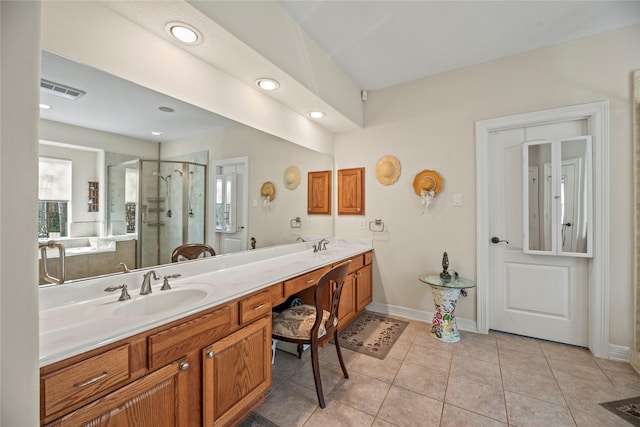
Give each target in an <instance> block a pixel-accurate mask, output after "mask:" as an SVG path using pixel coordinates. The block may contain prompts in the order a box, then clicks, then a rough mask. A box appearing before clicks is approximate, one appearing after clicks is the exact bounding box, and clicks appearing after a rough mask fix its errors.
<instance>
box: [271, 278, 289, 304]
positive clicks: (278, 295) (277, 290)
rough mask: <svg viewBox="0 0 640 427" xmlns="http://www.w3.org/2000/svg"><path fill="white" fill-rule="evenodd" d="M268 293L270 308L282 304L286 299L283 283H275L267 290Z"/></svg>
mask: <svg viewBox="0 0 640 427" xmlns="http://www.w3.org/2000/svg"><path fill="white" fill-rule="evenodd" d="M269 291H270V292H271V306H272V307H275V306H276V305H279V304H282V303H283V302H284V301H285V300H286V299H287V297H286V296H285V294H284V283H276V284H275V285H273V286H271V287H270V288H269Z"/></svg>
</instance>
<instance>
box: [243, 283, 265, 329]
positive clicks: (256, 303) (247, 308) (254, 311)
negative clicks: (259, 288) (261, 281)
mask: <svg viewBox="0 0 640 427" xmlns="http://www.w3.org/2000/svg"><path fill="white" fill-rule="evenodd" d="M238 305H239V306H238V308H239V310H238V311H239V312H240V324H241V325H244V324H245V323H250V322H253V321H254V320H255V319H257V318H259V317H262V316H264V315H265V314H267V313H269V312H271V292H270V291H265V292H260V293H258V294H255V295H251V296H248V297H246V298H244V299H242V300H240V302H239V303H238Z"/></svg>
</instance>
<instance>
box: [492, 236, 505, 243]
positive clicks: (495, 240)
mask: <svg viewBox="0 0 640 427" xmlns="http://www.w3.org/2000/svg"><path fill="white" fill-rule="evenodd" d="M500 242H505V243H506V244H507V245H508V244H509V242H508V241H506V240H502V239H500V238H499V237H495V236H494V237H492V238H491V243H500Z"/></svg>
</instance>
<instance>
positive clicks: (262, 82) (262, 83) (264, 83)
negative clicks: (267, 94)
mask: <svg viewBox="0 0 640 427" xmlns="http://www.w3.org/2000/svg"><path fill="white" fill-rule="evenodd" d="M256 84H257V85H258V87H259V88H260V89H262V90H276V89H278V88H279V87H280V83H278V82H277V81H275V80H273V79H258V80H256Z"/></svg>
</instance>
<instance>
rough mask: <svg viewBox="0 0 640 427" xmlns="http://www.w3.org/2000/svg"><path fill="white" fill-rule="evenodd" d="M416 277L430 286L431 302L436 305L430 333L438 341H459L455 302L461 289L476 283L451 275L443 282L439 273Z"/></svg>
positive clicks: (473, 285) (471, 286)
mask: <svg viewBox="0 0 640 427" xmlns="http://www.w3.org/2000/svg"><path fill="white" fill-rule="evenodd" d="M418 279H419V280H420V281H421V282H423V283H426V284H428V285H429V286H431V293H432V294H433V302H434V303H435V305H436V311H435V313H434V314H433V323H432V326H431V335H432V336H433V337H434V338H436V339H438V340H440V341H445V342H458V341H460V333H459V332H458V326H457V325H456V303H457V302H458V296H460V291H461V290H462V289H468V288H473V287H475V286H476V284H475V283H473V282H472V281H471V280H469V279H465V278H464V277H456V278H453V277H452V278H451V280H450V281H449V282H443V281H442V279H440V276H439V275H428V274H422V275H420V276H419V277H418Z"/></svg>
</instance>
